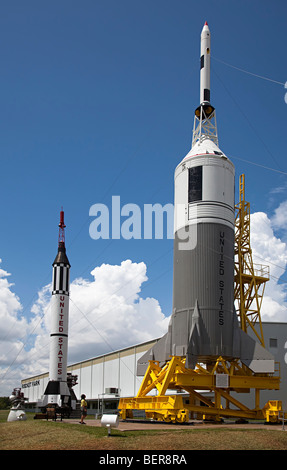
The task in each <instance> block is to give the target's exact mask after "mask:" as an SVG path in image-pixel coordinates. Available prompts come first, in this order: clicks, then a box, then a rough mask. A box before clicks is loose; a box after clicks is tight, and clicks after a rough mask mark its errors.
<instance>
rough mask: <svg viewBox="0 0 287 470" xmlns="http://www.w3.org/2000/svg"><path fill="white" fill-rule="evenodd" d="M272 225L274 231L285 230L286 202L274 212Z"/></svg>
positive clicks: (286, 221) (286, 217)
mask: <svg viewBox="0 0 287 470" xmlns="http://www.w3.org/2000/svg"><path fill="white" fill-rule="evenodd" d="M272 224H273V226H274V228H275V229H284V230H286V229H287V201H283V202H281V203H280V204H279V206H278V207H277V208H276V209H275V211H274V216H273V217H272Z"/></svg>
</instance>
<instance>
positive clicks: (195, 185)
mask: <svg viewBox="0 0 287 470" xmlns="http://www.w3.org/2000/svg"><path fill="white" fill-rule="evenodd" d="M201 200H202V166H195V167H194V168H189V170H188V202H195V201H201Z"/></svg>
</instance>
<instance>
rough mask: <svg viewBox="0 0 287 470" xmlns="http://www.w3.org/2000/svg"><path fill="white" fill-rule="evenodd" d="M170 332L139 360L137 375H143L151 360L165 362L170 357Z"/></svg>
mask: <svg viewBox="0 0 287 470" xmlns="http://www.w3.org/2000/svg"><path fill="white" fill-rule="evenodd" d="M169 337H170V334H169V332H167V333H166V334H165V335H164V336H163V337H162V338H160V339H159V340H158V341H157V343H155V344H154V345H153V346H152V348H151V349H149V350H148V351H147V352H146V353H145V354H143V356H142V357H141V358H140V359H139V360H138V362H137V375H138V376H143V375H144V374H145V372H146V369H147V367H148V364H149V361H154V360H156V361H159V362H160V363H164V362H166V361H167V360H168V359H169V356H170V352H169V351H170V349H169V345H168V343H170V338H169Z"/></svg>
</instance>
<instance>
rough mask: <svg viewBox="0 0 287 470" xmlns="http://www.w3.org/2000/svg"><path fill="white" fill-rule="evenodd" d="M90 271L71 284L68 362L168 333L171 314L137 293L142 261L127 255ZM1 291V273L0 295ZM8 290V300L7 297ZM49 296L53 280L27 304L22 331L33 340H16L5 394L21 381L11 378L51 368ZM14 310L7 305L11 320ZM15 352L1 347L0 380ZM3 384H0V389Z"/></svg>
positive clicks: (142, 277)
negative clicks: (116, 262)
mask: <svg viewBox="0 0 287 470" xmlns="http://www.w3.org/2000/svg"><path fill="white" fill-rule="evenodd" d="M91 277H92V279H88V280H87V279H83V278H77V279H75V280H74V281H73V282H72V283H71V286H70V315H69V353H68V363H74V362H78V361H81V360H84V359H88V358H91V357H95V356H97V355H100V354H104V353H106V352H110V351H113V350H116V349H121V348H124V347H128V346H131V345H133V344H137V343H141V342H144V341H148V340H150V339H152V338H155V337H158V336H161V335H163V334H164V333H166V331H167V328H168V322H169V319H168V318H166V317H165V315H164V314H163V312H162V311H161V307H160V305H159V303H158V301H157V300H156V299H154V298H143V296H142V295H141V288H142V284H143V283H144V282H146V281H147V280H148V278H147V273H146V265H145V263H143V262H142V263H133V262H132V261H130V260H125V261H123V262H122V263H121V264H120V265H114V266H113V265H108V264H102V265H101V266H99V267H96V268H95V269H94V270H93V271H92V272H91ZM8 290H9V289H8ZM2 291H3V290H2V289H1V279H0V299H1V294H3V292H2ZM9 295H10V296H11V297H12V298H13V296H14V294H12V292H11V291H9ZM9 295H7V301H8V300H10V297H9ZM14 297H15V296H14ZM50 302H51V284H49V285H47V286H45V287H43V289H42V290H41V291H40V292H39V293H38V298H37V300H36V302H35V303H34V305H33V307H32V309H31V311H32V313H33V318H32V319H31V320H30V323H29V325H28V324H26V333H27V334H28V329H29V334H30V336H29V337H30V341H31V338H32V339H33V344H32V346H31V347H30V348H29V350H26V349H25V348H24V343H25V341H27V338H26V339H23V342H22V341H20V342H19V348H20V349H19V350H20V352H21V354H19V358H18V359H17V361H15V363H14V364H13V367H12V368H11V369H10V371H9V373H8V374H7V377H11V380H10V381H8V382H7V381H5V383H6V385H7V384H9V386H8V385H7V387H8V388H7V387H6V389H7V391H6V394H10V393H11V391H12V389H13V387H15V386H20V383H18V385H17V384H16V385H15V380H16V381H20V380H21V378H25V377H31V376H33V375H37V374H39V373H43V372H45V371H48V369H49V334H50V322H51V308H50ZM6 303H7V302H6ZM20 309H21V306H20V303H17V304H16V305H15V307H14V310H15V312H19V311H20ZM14 310H13V309H11V315H10V317H11V321H12V320H13V311H14ZM7 311H8V312H9V309H8V307H7ZM0 315H1V313H0ZM8 315H9V313H8ZM14 317H15V314H14ZM0 320H1V318H0ZM17 321H18V325H20V324H21V322H23V321H25V320H24V319H20V318H19V319H18V320H17ZM28 327H29V328H28ZM19 337H23V334H22V335H20V331H19V330H18V338H19ZM15 340H16V337H15ZM9 341H11V337H10V339H9ZM10 346H11V345H10ZM13 357H15V351H13V354H12V355H11V356H10V357H7V356H6V354H5V349H3V357H2V358H0V364H2V371H0V382H1V376H2V374H3V373H4V372H5V365H9V364H10V363H11V358H13ZM1 359H2V362H1ZM4 362H5V364H4ZM19 376H20V378H19ZM13 380H14V382H13ZM12 383H13V385H12ZM3 385H4V384H3V383H1V384H0V387H1V390H2V388H3V387H2V386H3ZM2 394H3V393H2V392H0V395H2Z"/></svg>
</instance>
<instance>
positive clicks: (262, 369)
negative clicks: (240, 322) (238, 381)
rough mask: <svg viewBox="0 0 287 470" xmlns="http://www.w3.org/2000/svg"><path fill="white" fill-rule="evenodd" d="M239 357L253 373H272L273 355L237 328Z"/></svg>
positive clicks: (273, 365)
mask: <svg viewBox="0 0 287 470" xmlns="http://www.w3.org/2000/svg"><path fill="white" fill-rule="evenodd" d="M239 332H240V350H241V354H240V359H241V361H242V362H243V364H245V365H246V366H247V367H249V369H251V370H252V371H253V372H255V373H274V370H275V362H274V356H273V355H272V354H271V353H270V352H269V351H267V349H265V348H263V346H261V345H260V344H259V343H258V342H257V341H255V340H254V339H253V338H251V336H249V335H248V334H247V333H245V332H244V331H243V330H241V329H240V328H239Z"/></svg>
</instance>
